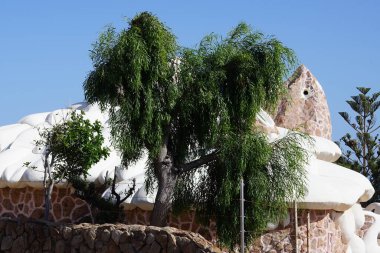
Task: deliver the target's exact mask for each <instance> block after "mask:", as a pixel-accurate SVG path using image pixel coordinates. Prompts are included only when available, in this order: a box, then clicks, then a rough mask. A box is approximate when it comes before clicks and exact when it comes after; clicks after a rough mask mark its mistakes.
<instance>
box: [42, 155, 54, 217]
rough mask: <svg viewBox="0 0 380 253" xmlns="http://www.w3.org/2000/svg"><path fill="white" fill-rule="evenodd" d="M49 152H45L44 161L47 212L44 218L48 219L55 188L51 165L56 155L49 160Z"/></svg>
mask: <svg viewBox="0 0 380 253" xmlns="http://www.w3.org/2000/svg"><path fill="white" fill-rule="evenodd" d="M49 155H50V153H49V152H46V153H45V158H44V159H45V161H44V169H45V174H44V193H45V213H44V219H45V220H46V221H48V220H49V214H50V208H51V194H52V193H53V188H54V178H53V175H52V171H51V167H52V165H53V163H54V157H53V156H52V157H51V160H50V161H49Z"/></svg>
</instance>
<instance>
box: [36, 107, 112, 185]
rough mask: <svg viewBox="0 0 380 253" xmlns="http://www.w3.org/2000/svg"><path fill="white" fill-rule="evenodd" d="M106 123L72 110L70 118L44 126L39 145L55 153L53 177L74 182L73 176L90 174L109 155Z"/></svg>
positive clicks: (57, 179)
mask: <svg viewBox="0 0 380 253" xmlns="http://www.w3.org/2000/svg"><path fill="white" fill-rule="evenodd" d="M101 130H102V126H101V124H100V122H99V121H95V122H94V123H91V122H90V121H89V120H87V119H84V118H83V113H81V114H77V113H75V112H72V113H71V114H70V115H69V120H64V121H63V122H62V123H59V124H56V125H54V126H53V127H52V128H48V129H44V130H43V131H42V132H41V133H40V135H41V138H42V139H41V140H39V141H37V144H38V145H42V146H45V147H46V152H47V153H50V154H51V155H52V157H53V158H52V159H53V161H54V162H53V167H54V170H53V171H52V174H53V177H54V179H55V180H56V181H60V180H62V179H65V180H67V181H68V182H70V180H71V179H72V178H76V177H82V176H83V177H84V178H86V176H87V175H88V170H89V169H90V168H91V166H92V165H94V164H95V163H97V162H98V161H99V160H100V159H102V158H106V157H107V156H108V154H109V149H108V148H106V147H103V146H102V145H103V141H104V138H103V135H102V131H101Z"/></svg>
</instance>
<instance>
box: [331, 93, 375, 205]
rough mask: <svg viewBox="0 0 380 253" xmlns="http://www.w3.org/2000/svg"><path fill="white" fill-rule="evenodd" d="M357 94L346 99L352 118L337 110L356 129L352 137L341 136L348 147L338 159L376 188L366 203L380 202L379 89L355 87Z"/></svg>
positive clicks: (347, 135) (348, 135) (348, 134)
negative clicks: (377, 121) (372, 91)
mask: <svg viewBox="0 0 380 253" xmlns="http://www.w3.org/2000/svg"><path fill="white" fill-rule="evenodd" d="M357 89H358V91H359V94H358V95H356V96H352V97H351V99H350V100H347V101H346V102H347V104H348V105H349V106H350V108H351V109H352V110H353V112H354V115H355V117H354V119H355V121H353V120H352V119H351V117H350V115H349V113H347V112H339V114H340V115H341V116H342V117H343V119H344V120H345V121H346V122H347V123H348V124H349V125H350V126H351V128H352V129H353V130H354V131H355V136H352V135H351V134H350V133H347V134H345V135H344V136H343V137H342V138H341V139H340V141H341V143H343V144H344V145H345V146H346V147H347V149H346V150H345V152H343V156H342V157H341V158H340V160H339V161H338V162H340V163H341V164H342V165H344V166H347V167H349V168H350V169H353V170H355V171H357V172H359V173H361V174H363V175H364V176H366V177H367V178H368V179H369V180H370V181H371V183H372V185H373V186H374V188H375V194H374V196H373V197H372V199H371V200H370V201H369V202H373V201H377V202H378V201H380V139H379V129H380V125H379V124H376V113H377V110H378V109H379V108H380V101H379V97H380V92H375V93H373V94H372V95H370V94H369V92H370V90H371V89H370V88H365V87H357Z"/></svg>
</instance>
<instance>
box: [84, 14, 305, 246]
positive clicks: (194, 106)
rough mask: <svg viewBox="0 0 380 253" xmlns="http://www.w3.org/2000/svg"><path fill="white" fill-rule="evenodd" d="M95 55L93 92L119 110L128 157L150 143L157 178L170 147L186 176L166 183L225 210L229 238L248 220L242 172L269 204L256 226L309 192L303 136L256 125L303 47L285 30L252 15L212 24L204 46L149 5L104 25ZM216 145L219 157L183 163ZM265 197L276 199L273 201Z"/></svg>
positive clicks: (224, 231) (204, 210) (116, 129)
mask: <svg viewBox="0 0 380 253" xmlns="http://www.w3.org/2000/svg"><path fill="white" fill-rule="evenodd" d="M92 59H93V61H94V70H93V71H92V72H91V73H90V74H89V76H88V78H87V80H86V81H85V83H84V89H85V96H86V99H87V100H88V101H90V102H98V103H100V105H101V106H102V108H103V109H107V110H108V112H109V113H110V116H111V119H110V125H111V130H112V131H111V133H112V136H113V139H114V143H115V145H116V147H117V148H118V149H119V150H120V151H121V153H122V154H123V159H124V163H125V164H126V165H128V164H129V163H131V162H133V161H136V160H137V159H138V158H139V157H140V156H141V154H142V152H143V151H144V150H147V152H148V156H149V159H150V165H151V166H149V168H148V170H147V177H148V182H153V181H154V180H157V178H159V177H157V175H158V174H159V173H160V172H161V170H160V168H161V167H159V165H157V164H158V163H157V161H159V160H160V159H159V155H160V154H161V153H164V154H165V155H166V156H167V157H168V158H170V159H168V160H169V161H170V166H172V172H173V173H176V175H177V176H178V177H177V178H178V180H177V179H176V180H177V184H176V186H175V189H165V190H167V191H168V192H170V191H174V190H175V194H174V199H173V203H174V205H175V206H189V205H190V204H191V205H193V207H195V208H196V210H197V213H198V216H199V217H204V219H201V221H204V222H206V223H208V219H209V218H213V219H216V220H217V224H218V234H219V236H220V238H221V239H222V240H223V241H225V242H226V243H227V244H229V245H232V243H233V242H235V240H236V238H235V237H234V236H235V235H236V234H233V236H230V235H232V231H236V229H237V227H236V226H237V224H238V223H237V220H238V216H239V212H238V210H237V204H236V202H235V201H236V198H237V194H238V188H239V186H238V181H239V180H237V179H239V178H240V177H241V176H243V177H244V178H245V180H246V189H247V196H248V198H250V201H252V203H255V204H252V205H251V207H252V208H254V209H258V208H259V210H256V212H254V213H253V214H251V215H254V217H253V218H254V219H252V220H250V221H249V222H248V224H249V226H248V229H249V230H255V231H258V230H260V229H262V228H263V227H264V224H266V222H267V221H269V220H271V221H276V220H277V219H279V218H281V217H283V216H284V213H285V209H286V208H285V207H286V206H287V201H290V200H293V199H294V198H297V197H300V196H302V195H303V193H304V187H305V182H304V181H303V177H302V175H303V163H304V162H305V161H306V155H305V152H304V150H303V149H302V148H300V147H301V145H300V143H299V138H292V137H287V138H284V139H283V140H282V141H279V142H278V143H273V144H270V143H268V140H267V139H266V138H265V137H264V136H263V135H262V134H260V133H257V132H256V131H255V130H254V123H255V120H256V114H257V113H258V111H259V110H260V108H271V107H273V106H275V105H276V104H277V101H278V100H279V98H280V97H281V95H282V94H284V92H285V87H284V86H283V85H282V83H283V80H284V77H285V75H287V74H288V71H289V70H290V68H291V67H293V64H294V63H295V57H294V54H293V51H292V50H290V49H289V48H287V47H285V46H284V45H282V43H281V42H279V41H278V40H277V39H275V38H273V37H266V36H264V35H263V34H262V33H260V32H256V31H253V30H252V29H251V28H250V27H249V26H248V25H246V24H244V23H242V24H239V25H238V26H237V27H236V28H235V29H234V30H232V31H231V32H230V33H229V35H228V36H227V37H225V38H223V37H220V36H217V35H215V34H211V35H208V36H206V37H205V38H204V39H203V40H202V41H201V42H200V44H199V45H198V46H197V47H196V48H194V49H190V48H181V49H180V50H178V48H177V45H176V41H175V38H174V36H173V35H172V34H171V33H170V31H169V29H168V28H166V27H165V26H164V25H163V24H162V23H161V22H160V21H159V20H158V19H157V18H156V17H155V16H153V15H151V14H150V13H141V14H139V15H137V16H136V17H135V18H134V19H132V20H131V21H130V22H129V27H128V28H127V29H125V30H122V31H121V32H120V33H115V31H114V29H109V30H108V31H106V33H105V34H104V35H101V37H100V39H99V42H98V43H96V44H95V46H94V49H93V51H92ZM291 136H292V135H291ZM209 154H216V155H215V157H216V158H215V159H214V160H212V161H211V162H210V161H209V160H208V161H207V162H205V163H203V164H202V163H201V164H199V166H198V167H195V168H194V169H193V170H189V171H187V170H181V168H184V167H186V166H185V165H188V164H189V162H191V161H193V160H194V159H195V160H196V159H201V158H202V157H206V156H207V155H209ZM162 166H169V163H166V164H165V165H162ZM184 171H186V172H184ZM194 173H195V174H194ZM149 186H152V187H153V186H154V184H152V183H150V184H149ZM295 193H298V195H297V194H295ZM264 200H265V202H268V200H269V201H270V204H271V206H272V207H271V208H269V209H265V208H266V207H264V206H263V204H264ZM267 210H269V212H267ZM276 210H277V211H276ZM224 215H228V220H227V219H225V220H223V219H222V218H220V217H223V216H224ZM231 220H232V222H230V221H231Z"/></svg>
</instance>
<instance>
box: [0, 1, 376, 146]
mask: <svg viewBox="0 0 380 253" xmlns="http://www.w3.org/2000/svg"><path fill="white" fill-rule="evenodd" d="M141 11H151V12H153V13H154V14H156V15H157V16H158V17H159V18H160V19H161V20H162V21H163V22H164V23H166V25H167V26H169V27H171V29H172V31H173V32H174V33H175V34H176V36H177V38H178V41H179V43H180V44H181V45H183V46H194V45H195V44H197V43H198V42H199V40H200V39H201V38H202V37H203V36H204V35H206V34H208V33H211V32H215V33H219V34H222V35H224V34H226V33H227V32H228V31H229V30H230V29H231V28H233V27H234V26H235V25H236V24H237V23H239V22H240V21H245V22H247V23H249V24H251V25H252V26H253V27H254V28H256V29H258V30H260V31H262V32H264V33H265V34H268V35H274V36H276V37H277V38H278V39H280V40H281V41H283V42H284V44H285V45H287V46H288V47H290V48H292V49H294V50H295V52H296V54H297V56H298V58H299V62H300V63H303V64H305V65H306V66H307V67H308V68H309V69H310V70H311V71H312V73H313V74H314V75H315V76H316V77H317V78H318V80H319V81H320V83H321V84H322V86H323V87H324V89H325V92H326V94H327V97H328V102H329V106H330V110H331V116H332V122H333V137H334V139H338V138H339V137H341V136H342V135H343V134H344V133H345V132H346V131H347V130H348V127H347V126H346V125H345V123H344V122H343V120H342V119H341V118H340V116H339V115H338V111H345V110H348V106H347V104H346V103H345V100H347V99H348V98H349V97H350V96H351V95H354V94H356V91H355V87H356V86H367V87H371V88H373V90H376V91H379V90H380V50H379V48H380V15H379V13H380V1H376V0H372V1H371V0H367V1H347V0H346V1H337V0H334V1H327V0H325V1H323V0H319V1H309V0H302V1H301V0H298V1H295V0H288V1H285V0H277V1H274V0H273V1H272V0H261V1H255V0H246V1H241V0H236V1H221V0H219V1H213V0H203V1H199V0H193V1H167V0H164V1H145V0H139V1H133V0H124V1H122V0H110V1H98V0H92V1H90V0H80V1H78V0H76V1H74V0H65V1H42V0H41V1H27V0H25V1H18V0H2V1H1V5H0V27H1V29H0V125H5V124H11V123H15V122H16V121H17V120H19V119H20V118H21V117H23V116H25V115H27V114H30V113H36V112H43V111H51V110H54V109H57V108H62V107H64V106H68V105H69V104H71V103H74V102H78V101H82V100H83V91H82V83H83V81H84V80H85V78H86V75H87V73H88V72H89V71H90V70H91V68H92V65H91V61H90V59H89V56H88V55H89V50H90V49H91V44H92V43H93V42H94V41H95V40H96V39H97V37H98V35H99V33H100V32H101V31H102V30H103V29H104V27H105V26H106V25H107V24H113V25H114V26H116V27H118V28H122V27H125V26H126V22H125V20H126V17H129V18H131V17H133V16H134V15H135V14H136V13H139V12H141ZM379 121H380V119H379Z"/></svg>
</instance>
